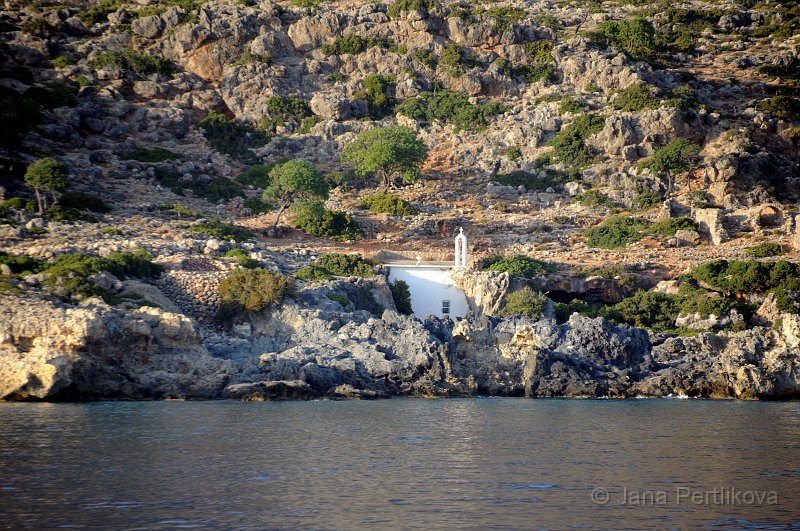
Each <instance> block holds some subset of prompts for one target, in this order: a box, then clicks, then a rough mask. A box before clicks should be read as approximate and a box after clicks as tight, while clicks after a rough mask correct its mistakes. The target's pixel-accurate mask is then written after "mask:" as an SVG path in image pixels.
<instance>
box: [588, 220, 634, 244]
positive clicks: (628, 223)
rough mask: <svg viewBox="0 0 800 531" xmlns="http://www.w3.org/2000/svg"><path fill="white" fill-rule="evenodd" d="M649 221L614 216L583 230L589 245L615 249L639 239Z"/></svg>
mask: <svg viewBox="0 0 800 531" xmlns="http://www.w3.org/2000/svg"><path fill="white" fill-rule="evenodd" d="M649 225H650V224H649V223H648V222H647V221H645V220H642V219H637V218H628V217H623V216H615V217H612V218H609V219H607V220H605V221H604V222H603V223H601V224H600V225H598V226H597V227H594V228H592V229H589V230H587V231H586V232H584V234H585V235H586V242H587V243H588V244H589V247H598V248H600V249H616V248H618V247H625V246H626V245H627V244H629V243H632V242H635V241H639V240H640V239H642V236H644V232H643V231H645V230H647V228H648V227H649Z"/></svg>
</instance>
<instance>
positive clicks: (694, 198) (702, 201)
mask: <svg viewBox="0 0 800 531" xmlns="http://www.w3.org/2000/svg"><path fill="white" fill-rule="evenodd" d="M686 199H687V200H688V202H689V205H690V206H692V207H694V208H708V207H709V206H711V197H710V196H709V195H708V192H705V191H703V190H692V191H691V192H689V193H688V194H686Z"/></svg>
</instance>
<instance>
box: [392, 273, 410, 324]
mask: <svg viewBox="0 0 800 531" xmlns="http://www.w3.org/2000/svg"><path fill="white" fill-rule="evenodd" d="M389 289H390V290H391V292H392V299H393V300H394V305H395V308H397V311H398V313H402V314H403V315H411V314H412V313H414V310H413V309H412V307H411V290H409V289H408V283H406V281H404V280H395V281H394V282H392V283H390V284H389Z"/></svg>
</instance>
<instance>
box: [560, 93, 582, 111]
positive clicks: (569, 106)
mask: <svg viewBox="0 0 800 531" xmlns="http://www.w3.org/2000/svg"><path fill="white" fill-rule="evenodd" d="M586 107H588V105H586V104H585V103H584V102H582V101H579V100H576V99H575V98H574V97H572V96H564V97H563V98H561V103H559V105H558V112H560V113H561V114H565V113H568V112H569V113H578V112H581V111H583V110H584V109H586Z"/></svg>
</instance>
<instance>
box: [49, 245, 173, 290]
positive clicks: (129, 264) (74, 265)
mask: <svg viewBox="0 0 800 531" xmlns="http://www.w3.org/2000/svg"><path fill="white" fill-rule="evenodd" d="M162 269H163V268H162V267H161V266H160V265H158V264H155V263H153V261H152V257H151V256H150V255H149V254H148V253H147V252H146V251H144V250H139V251H136V252H128V251H126V252H118V253H112V254H110V255H109V256H107V257H105V258H101V257H98V256H89V255H85V254H82V253H70V254H63V255H61V256H58V257H56V258H55V259H53V260H52V261H50V262H49V263H48V264H47V265H46V266H45V267H44V269H43V270H42V272H43V273H45V274H46V278H45V281H44V285H45V286H46V287H48V288H50V289H52V290H53V291H54V292H55V293H56V294H58V295H59V296H60V297H62V298H64V299H65V300H68V299H81V298H84V297H93V296H103V297H104V298H105V299H106V300H107V301H108V302H110V301H111V300H113V297H111V296H110V293H108V292H107V291H106V290H104V289H102V288H100V287H99V286H97V285H95V284H94V283H92V281H91V280H89V277H90V276H92V275H94V274H96V273H99V272H101V271H108V272H109V273H111V274H113V275H116V276H118V277H120V278H125V277H136V278H153V277H157V276H158V275H159V274H161V271H162Z"/></svg>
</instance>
